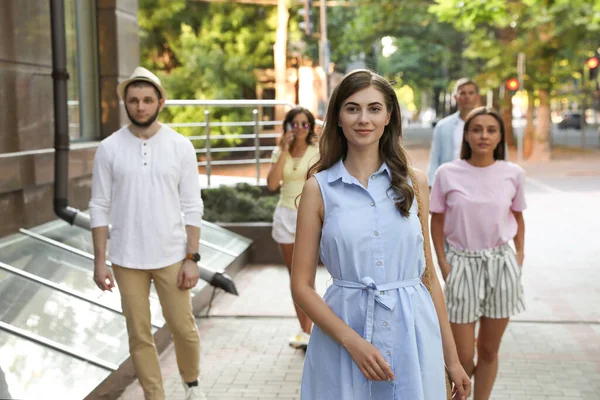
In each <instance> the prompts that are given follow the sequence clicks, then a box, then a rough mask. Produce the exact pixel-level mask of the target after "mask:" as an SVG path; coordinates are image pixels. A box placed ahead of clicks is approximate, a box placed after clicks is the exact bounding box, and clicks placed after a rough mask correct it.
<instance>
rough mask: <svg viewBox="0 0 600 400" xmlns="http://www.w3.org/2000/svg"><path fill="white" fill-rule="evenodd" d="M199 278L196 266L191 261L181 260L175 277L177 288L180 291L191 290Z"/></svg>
mask: <svg viewBox="0 0 600 400" xmlns="http://www.w3.org/2000/svg"><path fill="white" fill-rule="evenodd" d="M199 277H200V270H199V269H198V264H196V263H195V262H194V261H192V260H183V264H182V265H181V268H180V269H179V275H177V287H178V288H179V289H181V290H188V289H191V288H193V287H195V286H196V284H197V283H198V278H199Z"/></svg>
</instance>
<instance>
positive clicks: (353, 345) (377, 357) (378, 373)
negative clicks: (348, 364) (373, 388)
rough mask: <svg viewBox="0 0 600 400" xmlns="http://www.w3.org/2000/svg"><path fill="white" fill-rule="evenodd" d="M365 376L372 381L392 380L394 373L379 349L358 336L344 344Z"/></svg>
mask: <svg viewBox="0 0 600 400" xmlns="http://www.w3.org/2000/svg"><path fill="white" fill-rule="evenodd" d="M345 347H346V350H347V351H348V353H349V354H350V357H352V360H354V363H355V364H356V366H358V368H359V369H360V372H362V373H363V375H364V376H365V378H367V379H370V380H372V381H390V380H394V373H393V372H392V368H391V367H390V365H389V364H388V362H387V361H386V360H385V358H383V356H382V355H381V353H380V352H379V349H377V347H375V346H373V345H372V344H371V343H369V342H367V341H366V340H365V339H363V338H362V337H360V336H358V337H357V338H356V339H353V340H352V341H351V342H350V343H349V344H348V345H346V346H345Z"/></svg>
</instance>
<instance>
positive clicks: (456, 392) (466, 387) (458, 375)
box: [448, 363, 471, 400]
mask: <svg viewBox="0 0 600 400" xmlns="http://www.w3.org/2000/svg"><path fill="white" fill-rule="evenodd" d="M448 375H449V376H450V381H451V382H452V383H453V384H454V385H453V387H452V398H453V399H455V400H467V398H468V397H469V395H470V394H471V379H469V376H468V375H467V373H466V372H465V370H464V368H463V367H462V365H460V364H459V363H456V364H454V365H452V366H450V367H448Z"/></svg>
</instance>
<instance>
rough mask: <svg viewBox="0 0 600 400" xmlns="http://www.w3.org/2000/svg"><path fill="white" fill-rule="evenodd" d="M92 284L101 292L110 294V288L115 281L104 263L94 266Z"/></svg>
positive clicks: (113, 285)
mask: <svg viewBox="0 0 600 400" xmlns="http://www.w3.org/2000/svg"><path fill="white" fill-rule="evenodd" d="M94 282H96V285H97V286H98V287H99V288H100V289H101V290H102V291H104V290H108V291H109V292H112V288H114V287H115V280H114V279H113V276H112V272H110V269H109V268H108V267H107V266H106V263H97V264H96V265H94Z"/></svg>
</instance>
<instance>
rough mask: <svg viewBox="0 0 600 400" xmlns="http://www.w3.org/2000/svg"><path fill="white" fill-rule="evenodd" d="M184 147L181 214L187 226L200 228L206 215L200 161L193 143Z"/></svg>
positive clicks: (180, 191) (180, 187) (180, 192)
mask: <svg viewBox="0 0 600 400" xmlns="http://www.w3.org/2000/svg"><path fill="white" fill-rule="evenodd" d="M183 147H184V148H183V154H182V157H181V162H182V168H181V169H182V171H181V181H180V182H179V196H180V199H181V212H182V213H183V216H184V221H185V224H186V225H191V226H196V227H198V228H200V226H201V225H202V216H203V215H204V202H203V201H202V196H201V195H200V181H199V175H198V159H197V158H196V150H195V149H194V146H193V145H192V142H190V141H186V142H185V145H184V146H183Z"/></svg>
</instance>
